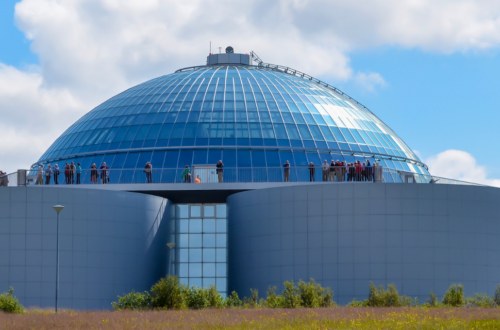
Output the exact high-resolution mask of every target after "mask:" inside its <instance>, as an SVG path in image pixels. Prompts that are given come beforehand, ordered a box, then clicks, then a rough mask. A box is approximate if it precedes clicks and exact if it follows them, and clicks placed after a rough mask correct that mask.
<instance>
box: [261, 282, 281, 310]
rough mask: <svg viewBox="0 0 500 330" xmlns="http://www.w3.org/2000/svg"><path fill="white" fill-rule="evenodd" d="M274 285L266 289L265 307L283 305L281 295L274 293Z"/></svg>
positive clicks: (279, 306)
mask: <svg viewBox="0 0 500 330" xmlns="http://www.w3.org/2000/svg"><path fill="white" fill-rule="evenodd" d="M276 290H277V289H276V287H275V286H270V287H269V288H268V289H267V298H266V304H265V305H266V307H269V308H281V307H284V304H285V302H284V299H283V296H280V295H277V294H276Z"/></svg>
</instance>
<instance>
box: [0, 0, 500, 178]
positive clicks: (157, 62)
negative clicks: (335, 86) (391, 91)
mask: <svg viewBox="0 0 500 330" xmlns="http://www.w3.org/2000/svg"><path fill="white" fill-rule="evenodd" d="M499 17H500V3H498V2H495V1H486V0H483V1H477V0H476V1H472V0H453V1H452V0H442V1H430V0H408V1H396V0H393V1H387V0H384V1H382V0H375V1H340V0H316V1H307V0H280V1H271V2H269V1H264V0H255V1H234V0H231V1H229V0H217V1H215V0H204V1H201V0H193V1H188V2H186V1H180V0H127V1H123V0H22V1H21V2H19V3H18V4H17V5H16V10H15V19H16V22H17V26H18V27H19V29H20V30H21V31H23V32H24V33H25V35H26V38H27V39H29V40H30V41H31V49H32V51H33V52H34V53H36V54H37V55H38V57H39V60H40V64H39V66H36V67H32V68H30V69H29V70H20V69H17V68H13V67H10V66H6V65H4V64H0V109H1V110H0V111H1V112H2V120H1V121H0V132H1V136H2V138H3V140H4V141H8V143H7V144H8V146H7V147H6V148H0V159H1V160H2V162H1V164H0V167H2V169H3V170H8V171H14V170H15V169H17V168H22V167H27V166H29V165H30V164H31V163H32V162H34V161H36V160H37V159H38V157H39V156H40V155H41V154H42V153H43V152H44V151H45V150H46V149H47V148H48V147H49V146H50V144H51V143H52V142H53V141H54V140H55V138H57V137H58V136H59V135H60V134H61V133H62V132H63V130H64V129H65V128H67V127H69V125H71V124H72V123H73V122H74V121H76V119H77V118H79V117H80V116H81V115H83V114H85V113H86V112H87V111H89V110H90V109H92V108H93V107H95V106H96V105H98V104H99V103H101V102H103V101H105V100H106V99H108V98H109V97H111V96H113V95H115V94H116V93H119V92H121V91H123V90H124V89H126V88H128V87H131V86H133V85H135V84H137V83H139V82H142V81H145V80H147V79H150V78H153V77H157V76H160V75H163V74H168V73H171V72H173V71H174V70H175V69H178V68H181V67H185V66H191V65H197V64H200V65H201V64H204V59H205V56H206V55H207V53H208V51H209V49H208V46H209V41H212V45H213V46H214V47H213V51H214V52H216V51H217V48H216V47H218V46H221V47H225V46H227V45H232V46H233V47H234V48H235V49H236V51H238V52H245V53H246V52H249V51H251V50H254V51H256V52H257V53H258V54H259V56H260V57H261V58H262V59H264V60H265V61H266V62H270V63H279V64H283V65H288V66H291V67H294V68H296V69H298V70H301V71H303V72H307V73H309V74H311V75H313V76H317V77H319V78H323V79H326V80H328V81H347V80H352V81H354V82H355V83H357V84H359V85H360V86H362V87H364V88H365V89H366V90H368V91H373V90H375V89H376V88H378V87H380V86H384V85H385V84H386V82H385V80H384V78H383V77H382V76H381V75H380V74H379V73H376V72H355V71H354V70H353V69H352V68H351V66H350V63H349V54H350V52H353V51H356V50H360V49H367V48H376V47H380V46H386V45H388V46H397V47H404V48H419V49H422V50H425V51H431V52H438V53H443V54H447V53H452V52H463V51H476V50H483V49H490V48H495V47H498V45H499V42H500V21H499Z"/></svg>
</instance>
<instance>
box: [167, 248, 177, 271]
mask: <svg viewBox="0 0 500 330" xmlns="http://www.w3.org/2000/svg"><path fill="white" fill-rule="evenodd" d="M167 246H168V247H169V250H168V253H169V257H168V273H167V275H168V276H170V265H171V264H172V249H173V248H174V246H175V243H167Z"/></svg>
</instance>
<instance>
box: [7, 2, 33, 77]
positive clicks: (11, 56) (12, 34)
mask: <svg viewBox="0 0 500 330" xmlns="http://www.w3.org/2000/svg"><path fill="white" fill-rule="evenodd" d="M16 2H18V1H16V0H2V1H0V49H2V51H0V62H2V63H5V64H9V65H14V66H16V67H24V66H25V65H29V64H38V58H37V56H36V55H35V54H33V53H32V52H31V51H30V42H29V40H27V39H26V38H25V36H24V33H23V32H21V31H20V30H19V29H18V28H17V27H16V24H15V19H14V6H15V4H16Z"/></svg>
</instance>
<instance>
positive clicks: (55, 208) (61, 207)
mask: <svg viewBox="0 0 500 330" xmlns="http://www.w3.org/2000/svg"><path fill="white" fill-rule="evenodd" d="M52 208H53V209H54V210H55V211H56V212H57V213H59V212H61V211H62V209H64V206H62V205H54V206H52Z"/></svg>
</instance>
